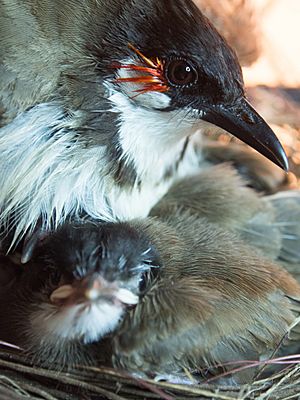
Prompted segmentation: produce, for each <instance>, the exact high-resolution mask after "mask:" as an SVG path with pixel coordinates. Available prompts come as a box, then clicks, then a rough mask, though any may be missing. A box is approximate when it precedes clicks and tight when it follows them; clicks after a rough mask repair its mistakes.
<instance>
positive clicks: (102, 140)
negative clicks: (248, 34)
mask: <svg viewBox="0 0 300 400" xmlns="http://www.w3.org/2000/svg"><path fill="white" fill-rule="evenodd" d="M0 110H1V122H0V126H1V129H0V154H1V165H2V169H1V175H0V186H1V188H2V189H1V193H0V212H1V214H0V225H1V226H2V229H3V230H4V235H3V236H4V237H10V236H11V235H10V234H11V233H12V234H13V239H11V240H10V241H9V243H8V244H7V246H6V245H5V246H4V244H3V245H2V247H6V251H9V250H10V249H13V248H14V247H15V246H17V245H18V244H19V243H20V242H22V240H24V237H25V236H26V235H27V234H28V233H32V232H33V231H34V230H35V229H36V227H38V226H39V224H40V225H41V226H42V228H43V229H49V231H51V230H53V229H56V228H57V227H58V226H59V225H61V224H63V223H64V222H65V221H66V220H68V218H74V219H75V220H76V218H81V217H82V216H84V215H87V216H89V217H91V218H94V219H100V220H104V221H111V222H113V221H126V220H130V219H132V218H144V217H146V216H147V215H148V213H149V211H150V210H151V208H152V207H153V206H154V205H155V204H156V203H157V202H158V200H159V199H160V198H161V197H162V196H163V195H164V194H165V193H166V192H167V191H168V189H169V188H170V186H171V185H172V184H173V183H174V182H175V181H176V180H178V179H179V178H183V177H186V176H189V175H190V174H194V173H196V172H197V171H199V170H201V169H203V168H205V166H206V165H207V164H210V163H209V158H210V157H209V156H208V155H207V153H209V150H207V149H206V151H205V152H203V146H202V144H201V137H202V136H203V134H204V133H205V132H207V131H209V130H211V129H215V128H216V127H218V128H222V129H224V130H226V131H227V132H229V133H232V134H233V135H235V136H237V137H238V138H239V139H241V140H242V141H244V142H245V143H247V144H249V145H250V146H252V147H253V148H254V149H256V150H257V151H258V152H260V153H261V154H262V155H263V156H265V157H267V158H268V159H269V160H271V161H272V162H273V163H275V164H276V165H278V166H279V167H281V168H282V169H283V170H288V161H287V157H286V154H285V152H284V150H283V148H282V146H281V144H280V142H279V141H278V139H277V138H276V136H275V134H274V132H273V131H272V130H271V128H270V127H269V126H268V125H267V123H266V122H265V121H264V120H263V118H262V117H261V116H260V115H259V114H258V113H257V112H256V111H255V110H254V109H253V107H252V106H251V105H250V103H249V102H248V101H247V99H246V97H245V92H244V84H243V77H242V72H241V68H240V65H239V62H238V59H237V57H236V55H235V53H234V51H233V50H232V49H231V48H230V46H229V45H228V44H227V43H226V41H225V40H224V39H223V38H222V37H221V35H220V34H219V33H218V31H217V30H216V29H215V28H214V26H213V24H212V23H211V22H210V21H209V20H208V19H207V18H206V17H205V16H204V15H203V13H202V12H201V10H200V9H199V8H197V6H196V5H195V4H194V3H193V2H192V1H191V0H178V1H176V2H174V1H172V0H130V1H126V2H123V1H119V0H110V1H106V0H97V1H96V0H88V1H85V2H81V1H79V0H66V1H65V2H63V3H62V2H59V1H57V0H55V1H53V0H51V1H49V0H41V1H35V0H26V1H20V0H14V1H13V2H8V1H6V0H1V1H0ZM208 147H209V146H208ZM221 153H223V152H222V151H221ZM238 153H239V151H238ZM205 154H206V157H207V159H206V158H205ZM249 157H250V158H251V155H250V156H249ZM242 158H243V157H242ZM244 158H245V157H244ZM250 164H251V163H250ZM252 165H253V163H252ZM274 168H277V167H274ZM267 169H268V175H270V176H271V177H272V176H273V174H275V176H276V177H277V175H278V173H277V172H273V169H272V168H267ZM276 171H277V170H276ZM282 174H283V175H282ZM284 175H285V173H284V172H282V173H281V174H280V180H281V179H283V176H284ZM276 179H277V178H276ZM276 179H275V180H276ZM8 233H9V234H8ZM3 240H4V239H3Z"/></svg>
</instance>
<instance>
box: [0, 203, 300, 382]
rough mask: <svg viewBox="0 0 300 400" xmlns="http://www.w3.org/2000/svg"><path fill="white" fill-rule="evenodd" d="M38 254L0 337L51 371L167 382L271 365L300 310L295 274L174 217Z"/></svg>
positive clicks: (8, 307)
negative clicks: (104, 369)
mask: <svg viewBox="0 0 300 400" xmlns="http://www.w3.org/2000/svg"><path fill="white" fill-rule="evenodd" d="M35 253H36V254H34V252H33V258H32V259H31V260H30V261H29V263H28V265H26V266H25V267H24V268H25V271H24V272H23V274H21V276H20V277H19V278H18V279H17V280H16V282H15V283H13V286H12V288H13V290H11V288H10V290H9V291H8V290H6V291H5V290H3V291H2V295H1V302H0V304H1V310H0V312H1V318H0V321H1V327H0V332H1V335H2V337H1V339H2V340H5V341H10V342H12V343H13V344H17V345H19V346H20V347H22V348H23V349H24V350H25V351H26V352H28V353H31V354H32V355H33V356H34V357H35V361H36V362H38V363H41V362H42V363H45V364H46V365H51V367H53V366H54V367H55V366H56V367H57V366H59V367H61V366H62V365H65V366H73V365H74V364H78V363H80V364H86V363H98V362H102V360H103V358H104V359H106V360H107V359H108V360H109V363H112V365H113V366H115V367H118V368H123V369H125V370H127V371H129V372H132V373H139V374H140V373H141V372H142V373H143V374H145V375H147V376H158V377H162V376H163V377H164V376H167V377H168V379H170V380H172V379H174V376H177V375H178V374H179V376H181V375H182V374H183V371H184V370H185V369H188V370H189V371H191V372H194V371H197V372H198V371H201V370H202V369H209V371H210V372H211V373H213V374H216V373H218V372H219V371H220V369H221V370H225V371H226V370H231V369H232V368H233V366H232V365H230V364H228V363H230V362H237V361H240V360H243V359H253V360H258V359H260V358H261V357H267V356H269V355H270V354H271V353H272V352H273V351H274V350H275V349H276V347H277V346H278V345H279V343H280V341H281V339H282V338H283V337H284V335H285V334H286V333H287V332H288V331H289V328H290V326H291V325H292V324H293V323H294V321H295V319H296V318H297V316H298V315H299V311H300V303H299V301H300V286H299V284H298V283H297V282H296V281H295V280H294V279H293V278H292V276H290V275H289V274H288V273H287V272H286V271H284V270H283V269H281V268H280V267H279V266H277V265H276V264H274V263H272V262H271V261H269V260H267V259H265V258H263V257H261V256H257V255H256V252H255V251H254V250H253V248H251V247H248V246H247V245H245V244H244V243H243V242H242V241H241V240H240V239H239V237H238V235H237V234H236V233H234V232H229V231H228V230H224V229H221V228H219V227H218V226H217V224H214V223H210V222H209V221H208V220H207V219H205V218H199V217H198V216H196V215H193V214H192V213H190V212H189V211H187V210H180V209H179V208H178V209H177V210H175V211H174V210H173V212H170V213H169V214H168V213H166V214H164V217H163V218H162V217H160V218H157V217H149V218H147V219H144V220H141V219H140V220H133V221H131V222H127V223H115V224H111V223H107V224H98V225H97V224H94V223H91V222H85V223H82V224H81V223H74V224H67V225H65V226H64V227H62V228H61V229H59V230H58V231H57V232H54V233H53V234H52V235H51V236H49V237H48V238H47V237H46V238H44V239H43V240H42V241H41V243H40V244H38V245H37V248H36V250H35ZM103 339H105V340H103ZM107 343H108V345H107ZM220 365H223V367H220ZM252 375H253V369H252V370H247V371H243V372H240V373H239V374H236V375H235V377H234V382H244V381H247V380H248V379H249V378H250V377H251V376H252ZM230 383H232V381H230Z"/></svg>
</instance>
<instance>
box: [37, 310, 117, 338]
mask: <svg viewBox="0 0 300 400" xmlns="http://www.w3.org/2000/svg"><path fill="white" fill-rule="evenodd" d="M123 313H124V309H123V307H122V306H121V305H115V304H110V303H105V302H103V303H99V304H90V305H85V304H78V305H73V306H70V307H64V308H61V309H58V308H57V307H55V306H53V305H51V304H45V303H44V304H42V305H41V307H40V309H39V310H38V311H35V312H34V313H33V314H31V316H30V324H31V329H32V335H33V336H35V337H40V338H41V339H42V340H45V341H49V342H53V341H56V340H63V341H65V340H82V341H83V342H84V343H85V344H86V343H92V342H95V341H97V340H99V339H101V337H103V336H104V335H105V334H107V333H109V332H112V331H113V330H114V329H115V328H116V327H117V325H118V323H119V321H120V318H121V317H122V315H123Z"/></svg>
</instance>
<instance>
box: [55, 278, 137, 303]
mask: <svg viewBox="0 0 300 400" xmlns="http://www.w3.org/2000/svg"><path fill="white" fill-rule="evenodd" d="M100 300H102V301H113V302H115V301H118V302H120V303H122V304H128V305H135V304H137V302H138V300H139V298H138V296H136V295H135V294H133V293H132V292H131V291H130V290H128V289H124V288H119V287H118V286H117V285H116V284H115V283H114V282H112V283H111V282H108V281H106V280H105V279H103V278H102V277H101V276H99V275H98V274H95V275H91V276H89V277H86V278H84V279H82V280H79V281H75V282H73V284H64V285H62V286H59V287H58V288H57V289H55V290H54V291H53V292H52V293H51V295H50V301H51V302H52V303H53V304H58V305H59V304H65V305H72V304H76V303H80V302H85V301H89V302H95V301H100Z"/></svg>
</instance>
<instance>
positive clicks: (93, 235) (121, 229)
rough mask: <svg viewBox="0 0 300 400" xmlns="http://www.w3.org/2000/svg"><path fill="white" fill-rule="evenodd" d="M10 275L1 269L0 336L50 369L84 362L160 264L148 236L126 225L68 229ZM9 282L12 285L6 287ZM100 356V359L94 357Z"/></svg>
mask: <svg viewBox="0 0 300 400" xmlns="http://www.w3.org/2000/svg"><path fill="white" fill-rule="evenodd" d="M39 236H40V238H38V239H39V240H36V248H35V249H34V248H33V246H32V242H31V243H30V241H29V242H28V244H27V245H28V247H29V249H26V248H25V250H24V251H25V253H26V257H28V259H29V258H30V257H31V256H32V254H33V252H35V254H34V257H33V258H32V259H31V261H30V263H28V264H27V265H26V266H25V267H23V268H22V267H19V273H18V274H17V273H15V276H12V274H11V270H12V269H11V268H10V269H8V268H7V269H5V270H4V269H1V272H2V274H3V275H5V272H6V275H7V277H6V279H5V278H4V277H3V278H2V280H1V283H2V281H3V282H4V284H3V285H2V284H1V289H0V291H1V305H0V313H1V318H0V338H1V339H2V340H5V341H7V342H11V343H15V344H17V345H18V346H20V347H22V348H23V349H24V350H25V351H26V352H27V353H29V354H31V355H33V356H34V358H35V362H38V363H41V362H42V363H45V364H46V365H51V366H53V367H61V366H62V365H64V366H72V365H74V364H78V363H83V364H84V363H90V362H92V360H94V357H93V355H94V354H95V352H92V351H91V348H92V346H91V345H90V344H91V343H94V342H97V341H99V340H100V339H102V338H103V337H104V336H105V335H107V334H108V333H110V332H111V331H114V330H115V329H116V328H117V326H118V324H119V321H120V319H121V318H122V317H123V316H124V314H125V313H126V310H127V309H128V308H131V307H132V306H134V305H136V304H137V302H138V301H139V296H140V295H141V294H142V293H143V292H144V290H146V287H147V282H148V279H149V277H150V275H151V274H152V268H156V267H157V265H158V262H159V261H158V258H157V257H158V256H157V252H156V250H155V248H154V247H153V246H152V244H151V243H150V241H149V239H148V238H147V236H146V235H145V234H144V233H143V232H142V231H141V230H138V229H135V228H134V227H131V226H130V225H128V224H122V223H120V224H115V225H114V224H103V225H99V224H98V225H97V224H94V223H92V222H88V223H84V224H80V223H78V224H66V225H65V226H63V227H62V228H60V229H59V230H58V231H57V232H55V233H53V234H52V235H50V236H49V235H48V236H46V237H44V236H43V234H42V235H39ZM9 280H11V282H9ZM101 357H102V355H98V359H99V358H101Z"/></svg>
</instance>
